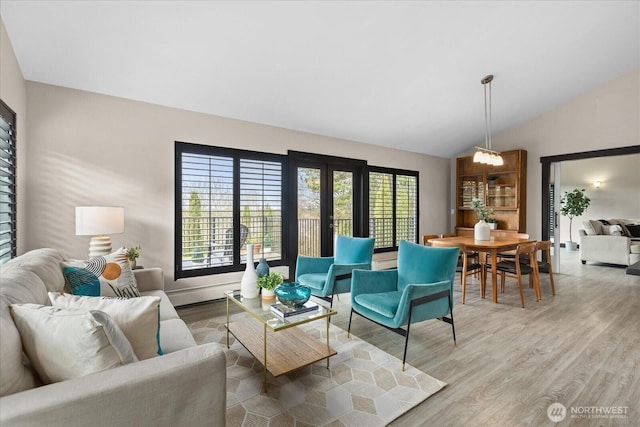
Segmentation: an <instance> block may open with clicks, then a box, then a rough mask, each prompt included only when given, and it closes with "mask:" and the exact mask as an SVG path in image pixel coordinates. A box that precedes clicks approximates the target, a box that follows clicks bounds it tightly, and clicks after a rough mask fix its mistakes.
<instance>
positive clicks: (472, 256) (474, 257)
mask: <svg viewBox="0 0 640 427" xmlns="http://www.w3.org/2000/svg"><path fill="white" fill-rule="evenodd" d="M456 236H457V234H455V233H443V234H442V237H443V238H445V237H456ZM467 259H468V260H470V261H472V264H480V254H479V253H478V252H474V251H470V252H467ZM473 277H475V278H478V277H482V272H481V271H480V270H475V271H473ZM482 298H484V293H483V294H482ZM463 304H464V302H463Z"/></svg>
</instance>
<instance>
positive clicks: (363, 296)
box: [348, 241, 460, 370]
mask: <svg viewBox="0 0 640 427" xmlns="http://www.w3.org/2000/svg"><path fill="white" fill-rule="evenodd" d="M459 252H460V249H459V248H457V247H452V248H436V247H429V246H421V245H417V244H415V243H409V242H406V241H401V242H400V245H399V248H398V268H397V269H395V270H383V271H364V270H354V271H353V278H352V284H351V314H350V316H349V328H348V332H351V320H352V317H353V313H356V314H359V315H360V316H362V317H365V318H367V319H369V320H371V321H373V322H375V323H377V324H379V325H381V326H384V327H386V328H387V329H390V330H392V331H394V332H396V333H398V334H400V335H402V336H404V337H405V343H404V354H403V356H402V369H403V370H404V365H405V361H406V358H407V345H408V343H409V328H410V326H411V324H412V323H417V322H422V321H424V320H428V319H440V320H443V321H445V322H447V323H449V324H451V329H452V331H453V342H454V344H455V341H456V330H455V326H454V324H453V298H452V293H453V281H454V278H455V274H456V265H457V263H458V254H459ZM447 315H449V317H446V316H447ZM403 326H406V330H405V329H403V328H402V327H403Z"/></svg>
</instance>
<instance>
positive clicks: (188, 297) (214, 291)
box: [167, 282, 240, 307]
mask: <svg viewBox="0 0 640 427" xmlns="http://www.w3.org/2000/svg"><path fill="white" fill-rule="evenodd" d="M235 289H240V282H238V283H229V284H223V285H209V286H199V287H197V288H187V289H179V290H176V291H167V296H168V297H169V301H171V304H173V306H174V307H179V306H182V305H190V304H196V303H200V302H204V301H213V300H217V299H222V298H224V297H225V295H224V293H225V292H227V291H233V290H235Z"/></svg>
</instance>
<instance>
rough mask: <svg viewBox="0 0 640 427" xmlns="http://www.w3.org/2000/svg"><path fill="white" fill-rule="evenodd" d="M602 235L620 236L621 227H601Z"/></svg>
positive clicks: (615, 225) (616, 225)
mask: <svg viewBox="0 0 640 427" xmlns="http://www.w3.org/2000/svg"><path fill="white" fill-rule="evenodd" d="M602 234H608V235H610V236H622V234H623V233H622V227H621V226H620V225H618V224H614V225H603V226H602Z"/></svg>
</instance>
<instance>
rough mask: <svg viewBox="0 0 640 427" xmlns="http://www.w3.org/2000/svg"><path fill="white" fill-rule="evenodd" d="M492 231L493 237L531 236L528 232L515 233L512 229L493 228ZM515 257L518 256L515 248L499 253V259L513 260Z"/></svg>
mask: <svg viewBox="0 0 640 427" xmlns="http://www.w3.org/2000/svg"><path fill="white" fill-rule="evenodd" d="M491 231H492V233H491V235H492V236H493V237H514V238H517V239H528V238H529V235H528V234H527V233H513V232H510V231H502V230H491ZM515 257H516V250H515V249H512V250H509V251H504V252H500V253H498V260H501V259H507V260H513V259H515Z"/></svg>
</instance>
